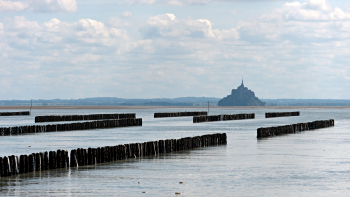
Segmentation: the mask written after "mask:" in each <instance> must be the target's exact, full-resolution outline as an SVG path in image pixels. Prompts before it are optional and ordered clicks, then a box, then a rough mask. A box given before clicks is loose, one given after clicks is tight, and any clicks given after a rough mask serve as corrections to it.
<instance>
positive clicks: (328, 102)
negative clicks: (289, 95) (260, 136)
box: [261, 99, 350, 107]
mask: <svg viewBox="0 0 350 197" xmlns="http://www.w3.org/2000/svg"><path fill="white" fill-rule="evenodd" d="M261 100H262V101H264V102H266V105H267V106H330V107H332V106H350V100H349V99H261Z"/></svg>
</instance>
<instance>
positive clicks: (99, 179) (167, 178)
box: [0, 108, 350, 196]
mask: <svg viewBox="0 0 350 197" xmlns="http://www.w3.org/2000/svg"><path fill="white" fill-rule="evenodd" d="M204 110H205V109H204ZM2 111H5V110H2ZM6 111H10V110H6ZM171 111H203V109H186V108H183V109H128V110H115V109H114V110H75V109H72V110H63V109H62V110H33V111H32V115H31V116H16V117H0V127H2V126H15V125H32V124H34V117H35V116H37V115H55V114H61V115H67V114H93V113H136V115H137V117H139V118H142V119H143V126H142V127H129V128H114V129H98V130H87V131H70V132H52V133H37V134H26V135H19V136H17V135H14V136H0V156H1V157H3V156H9V155H21V154H29V153H36V152H43V151H51V150H57V149H66V150H70V149H76V148H88V147H101V146H109V145H117V144H125V143H135V142H145V141H153V140H160V139H172V138H181V137H187V136H196V135H204V134H211V133H218V132H219V133H223V132H225V133H227V141H228V144H227V145H222V146H215V147H206V148H199V149H194V150H189V151H183V152H176V153H172V154H164V155H160V156H151V157H144V158H141V159H129V160H124V161H121V162H111V163H107V164H103V165H96V166H88V167H79V168H72V169H59V170H49V171H43V172H35V173H28V174H24V175H18V176H12V177H6V178H0V196H175V192H181V193H182V196H349V195H350V121H349V118H350V117H349V112H350V109H322V108H321V109H311V108H310V109H293V110H290V109H249V108H247V109H210V114H211V115H212V114H236V113H255V114H256V119H253V120H236V121H225V122H210V123H197V124H193V123H192V117H178V118H161V119H154V118H153V113H154V112H171ZM268 111H270V112H271V111H300V112H301V116H299V117H283V118H273V119H265V118H264V113H265V112H268ZM331 118H333V119H335V127H331V128H326V129H319V130H314V131H306V132H301V133H298V134H290V135H283V136H277V137H271V138H266V139H262V140H258V139H257V138H256V129H257V128H258V127H268V126H278V125H286V124H292V123H301V122H309V121H314V120H324V119H331ZM29 146H30V147H29ZM180 181H183V182H184V184H179V182H180ZM138 182H140V183H138ZM143 191H146V192H147V193H142V192H143Z"/></svg>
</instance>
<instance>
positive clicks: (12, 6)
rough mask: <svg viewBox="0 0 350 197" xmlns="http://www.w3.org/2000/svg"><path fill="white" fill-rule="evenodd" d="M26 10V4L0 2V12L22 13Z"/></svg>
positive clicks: (2, 0) (4, 0) (3, 0)
mask: <svg viewBox="0 0 350 197" xmlns="http://www.w3.org/2000/svg"><path fill="white" fill-rule="evenodd" d="M27 8H28V4H27V3H26V2H13V1H6V0H0V12H4V11H15V12H19V11H23V10H25V9H27Z"/></svg>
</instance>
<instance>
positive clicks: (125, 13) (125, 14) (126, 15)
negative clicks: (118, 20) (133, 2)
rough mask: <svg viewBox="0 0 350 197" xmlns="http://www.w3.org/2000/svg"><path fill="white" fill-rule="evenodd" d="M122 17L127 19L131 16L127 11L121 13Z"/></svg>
mask: <svg viewBox="0 0 350 197" xmlns="http://www.w3.org/2000/svg"><path fill="white" fill-rule="evenodd" d="M122 16H123V17H124V18H128V17H130V16H132V13H131V12H129V11H126V12H123V13H122Z"/></svg>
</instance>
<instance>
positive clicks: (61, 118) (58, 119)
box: [35, 113, 136, 123]
mask: <svg viewBox="0 0 350 197" xmlns="http://www.w3.org/2000/svg"><path fill="white" fill-rule="evenodd" d="M124 118H136V114H135V113H127V114H89V115H63V116H60V115H56V116H35V122H36V123H37V122H62V121H65V122H67V121H84V120H106V119H124Z"/></svg>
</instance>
